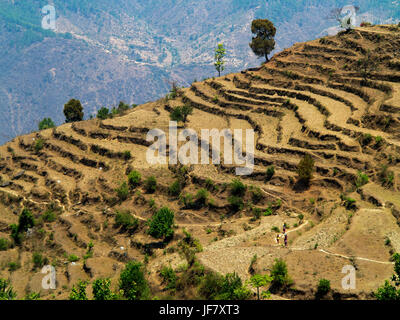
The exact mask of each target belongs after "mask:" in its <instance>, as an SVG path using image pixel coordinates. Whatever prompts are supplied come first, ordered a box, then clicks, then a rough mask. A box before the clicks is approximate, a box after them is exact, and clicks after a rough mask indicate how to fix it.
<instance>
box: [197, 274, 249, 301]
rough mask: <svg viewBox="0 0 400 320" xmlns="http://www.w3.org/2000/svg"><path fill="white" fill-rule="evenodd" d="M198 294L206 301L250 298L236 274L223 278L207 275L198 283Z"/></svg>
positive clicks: (216, 275)
mask: <svg viewBox="0 0 400 320" xmlns="http://www.w3.org/2000/svg"><path fill="white" fill-rule="evenodd" d="M199 293H200V295H201V296H202V297H204V298H205V299H206V300H246V299H249V298H250V296H251V291H250V290H248V289H247V288H246V287H244V286H243V284H242V280H241V279H240V277H239V276H238V275H237V274H236V273H228V274H227V275H226V276H225V277H223V276H222V275H220V274H219V273H214V272H209V273H207V274H206V275H205V277H204V278H203V279H202V281H201V283H200V286H199Z"/></svg>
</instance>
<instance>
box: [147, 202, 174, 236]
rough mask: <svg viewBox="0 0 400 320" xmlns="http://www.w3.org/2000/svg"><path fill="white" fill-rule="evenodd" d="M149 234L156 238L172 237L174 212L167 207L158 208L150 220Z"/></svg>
mask: <svg viewBox="0 0 400 320" xmlns="http://www.w3.org/2000/svg"><path fill="white" fill-rule="evenodd" d="M148 224H149V234H150V235H151V236H153V237H154V238H157V239H161V238H164V240H168V239H171V238H172V237H173V235H174V229H173V224H174V212H173V211H172V210H170V209H169V208H167V207H163V208H161V209H160V210H158V211H157V212H156V213H155V214H154V215H153V217H152V218H151V219H150V220H149V221H148Z"/></svg>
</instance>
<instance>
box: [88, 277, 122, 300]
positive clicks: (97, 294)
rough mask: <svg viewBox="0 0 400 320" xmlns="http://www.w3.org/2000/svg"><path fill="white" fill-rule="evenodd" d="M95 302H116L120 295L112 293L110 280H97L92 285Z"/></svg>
mask: <svg viewBox="0 0 400 320" xmlns="http://www.w3.org/2000/svg"><path fill="white" fill-rule="evenodd" d="M92 287H93V298H94V300H101V301H104V300H116V299H118V295H117V294H115V293H113V292H112V291H111V280H110V279H108V278H107V279H97V280H95V281H94V282H93V284H92Z"/></svg>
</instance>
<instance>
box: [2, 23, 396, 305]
mask: <svg viewBox="0 0 400 320" xmlns="http://www.w3.org/2000/svg"><path fill="white" fill-rule="evenodd" d="M399 48H400V31H399V30H394V29H393V30H392V29H389V28H388V27H384V26H381V27H379V26H377V27H368V28H358V29H355V30H352V31H351V32H348V33H340V34H339V35H337V36H335V37H325V38H322V39H318V40H315V41H311V42H307V43H298V44H296V45H294V46H293V47H292V48H289V49H287V50H285V51H283V52H281V53H279V54H277V55H275V56H274V57H273V58H272V59H271V60H270V62H269V63H267V64H264V65H263V66H262V67H260V68H257V69H252V70H246V71H243V72H241V73H238V74H229V75H226V76H223V77H220V78H212V79H211V78H210V79H207V80H205V81H202V82H195V83H193V84H192V86H191V87H190V88H183V89H179V90H178V91H177V92H176V94H175V95H174V96H173V97H170V98H169V99H160V100H158V101H156V102H152V103H148V104H145V105H141V106H138V107H136V108H135V109H134V110H129V111H127V112H126V113H125V114H123V115H122V116H119V117H115V118H113V119H107V120H103V121H101V120H98V119H94V120H88V121H83V122H76V123H72V124H64V125H62V126H60V127H57V128H55V129H48V130H44V131H40V132H36V133H31V134H29V135H25V136H21V137H17V138H15V139H14V140H12V141H10V142H9V143H7V144H5V145H4V146H1V147H0V156H1V160H0V178H1V180H0V201H1V214H0V238H7V239H8V241H9V242H10V243H12V239H11V238H10V233H11V228H10V224H12V223H17V221H18V215H19V214H20V213H21V210H22V209H23V208H24V207H27V208H29V209H30V210H31V211H32V212H33V214H34V216H35V217H36V219H37V221H38V224H37V225H36V226H35V227H34V228H33V229H32V230H31V231H29V232H28V233H27V234H26V235H25V238H26V239H25V240H24V241H23V244H22V245H20V246H12V245H11V246H10V247H9V248H8V249H7V250H5V251H0V278H7V279H10V280H11V282H12V284H13V287H14V288H15V289H16V291H17V292H18V294H19V297H23V296H24V295H25V294H26V293H29V292H30V291H34V292H41V294H42V296H43V297H46V298H51V297H52V295H53V294H54V295H55V297H56V298H67V297H68V293H69V292H70V289H71V288H72V286H73V285H75V284H76V282H77V281H78V280H79V279H86V280H91V279H95V278H98V277H109V278H111V279H112V283H113V285H114V286H115V285H117V280H118V276H119V273H120V270H121V269H122V268H123V266H124V264H125V263H126V262H127V261H130V260H138V261H146V266H147V270H148V271H149V274H148V278H149V281H150V283H151V285H152V291H153V292H155V293H157V294H158V295H159V296H165V295H166V294H167V293H166V292H165V291H163V288H164V285H163V283H162V281H161V279H160V276H159V272H160V269H161V268H162V267H163V266H168V265H171V266H172V267H173V268H176V269H179V268H180V266H181V265H182V264H184V263H185V258H184V256H183V255H182V254H181V253H182V252H180V250H181V249H180V246H179V243H180V242H181V241H182V239H183V238H184V237H185V233H184V232H190V233H191V234H192V236H193V237H194V238H196V239H198V240H199V242H200V243H201V246H202V250H198V251H201V252H198V253H197V257H198V259H199V261H200V262H201V263H202V264H203V265H204V266H205V267H206V268H208V269H211V270H214V271H217V272H220V273H229V272H234V271H236V272H237V273H238V274H239V275H240V277H241V278H242V279H248V278H249V277H250V274H249V271H248V270H249V265H250V262H251V260H252V258H253V257H254V255H255V254H256V255H257V257H258V258H257V262H256V264H254V266H253V267H254V268H255V270H256V271H257V272H259V273H264V272H266V271H268V270H270V268H271V265H272V263H273V262H274V259H276V258H283V259H284V260H285V261H286V262H287V264H288V268H289V273H290V275H291V276H292V278H293V280H294V285H295V287H296V290H292V291H290V292H286V293H279V295H281V296H285V297H286V298H294V299H302V298H311V297H313V294H314V293H315V287H316V285H317V283H318V280H319V279H320V278H326V279H329V280H330V281H331V284H332V288H333V289H334V290H335V292H336V293H338V294H341V295H343V297H344V298H345V297H350V298H352V297H353V298H354V297H358V298H371V295H370V293H371V292H372V291H374V290H376V288H377V287H378V286H379V285H381V284H382V283H383V281H384V279H387V278H389V277H390V275H391V272H392V269H393V265H392V264H391V261H390V256H391V254H392V253H393V252H398V251H399V250H400V240H399V239H400V228H399V226H398V224H397V223H399V221H400V220H399V219H400V200H399V199H400V185H399V182H400V169H399V168H400V70H399V61H400V52H399ZM368 57H369V59H373V62H374V63H376V68H374V69H371V70H369V68H367V69H365V70H363V69H362V68H360V67H359V64H360V61H362V60H363V59H368ZM183 105H190V106H191V107H193V108H194V110H193V113H192V115H190V116H189V117H188V121H187V122H186V123H184V124H182V123H180V124H179V127H178V130H182V129H183V127H185V128H187V129H189V128H190V129H193V130H194V131H195V132H196V133H197V134H198V135H199V136H200V133H201V130H202V129H210V130H211V129H214V128H215V129H218V130H223V129H231V130H234V129H253V130H254V132H255V151H254V170H253V172H252V173H251V174H250V175H248V176H243V177H241V178H240V179H241V181H242V182H243V183H244V184H245V185H246V186H247V189H246V191H245V192H244V193H243V195H241V196H240V197H239V198H241V199H242V203H241V204H240V203H239V205H238V207H236V208H234V205H233V204H232V199H231V192H232V191H231V186H230V184H231V182H232V179H234V178H237V177H236V175H235V170H234V166H233V165H229V164H224V163H223V162H222V163H221V164H210V165H205V164H204V165H201V164H199V165H188V166H185V167H184V166H182V165H173V164H170V165H169V164H157V165H150V164H149V163H148V161H147V160H146V152H147V151H148V149H149V147H150V145H151V144H152V142H149V141H147V140H146V135H147V133H148V132H149V131H150V130H153V129H160V130H163V131H164V132H165V133H166V138H167V140H166V141H167V154H168V151H169V131H168V130H169V121H170V113H171V111H172V110H173V109H174V108H176V107H178V106H183ZM182 144H183V143H182ZM199 154H200V151H199ZM306 154H308V155H311V156H312V158H313V159H314V161H315V170H314V174H313V179H312V182H311V186H310V188H309V189H307V190H298V189H297V188H296V179H297V173H296V171H297V166H298V163H299V162H300V161H301V159H303V157H304V156H305V155H306ZM220 156H221V158H222V159H223V157H224V149H223V148H221V150H220ZM271 167H273V168H274V175H272V176H270V177H268V175H267V169H268V168H271ZM133 170H136V171H138V172H139V173H140V174H141V177H142V179H141V181H140V182H139V183H138V184H137V185H134V186H129V185H128V184H127V185H126V186H125V188H126V190H125V192H124V183H127V181H128V180H127V175H128V174H129V173H130V172H131V171H133ZM363 175H366V176H368V180H367V181H364V182H362V183H360V179H361V178H360V177H361V176H363ZM151 176H154V177H155V179H156V181H157V186H156V188H155V190H148V188H147V186H146V183H145V181H146V179H147V178H149V177H151ZM176 182H179V183H178V184H179V186H180V188H178V190H175V191H174V192H173V191H171V190H172V188H171V187H172V185H173V184H174V183H176ZM204 190H206V191H204ZM199 191H201V192H200V193H199ZM124 193H125V194H124ZM199 194H200V195H201V194H203V196H204V194H206V196H205V197H203V198H201V197H200V196H199ZM199 199H200V200H199ZM350 200H352V201H350ZM163 206H167V207H169V208H170V209H172V210H173V211H174V213H175V224H176V228H175V236H174V238H173V239H172V240H171V241H170V242H168V243H165V242H163V241H162V240H159V239H154V238H153V237H151V236H150V235H149V234H148V233H147V230H148V226H147V223H146V222H147V221H148V219H150V218H151V217H152V216H153V215H154V212H156V211H157V209H159V208H161V207H163ZM49 211H51V212H52V213H53V214H54V215H55V217H54V219H49V218H48V212H49ZM125 211H129V212H130V215H131V217H132V219H137V220H135V221H136V222H137V225H136V227H135V228H134V230H130V231H129V230H128V231H127V230H124V229H123V228H121V227H120V226H117V225H115V218H116V215H117V213H118V212H125ZM260 212H261V214H260ZM260 215H261V216H260ZM284 223H286V224H287V225H288V226H289V229H288V230H289V233H288V237H289V245H288V247H287V248H283V247H282V246H279V245H277V244H276V242H275V238H276V232H277V231H282V226H283V224H284ZM90 243H92V244H94V247H93V249H92V250H93V251H92V252H91V253H90V255H88V253H87V252H88V248H89V247H90ZM37 253H40V254H42V256H43V257H45V258H46V259H47V261H48V262H49V263H50V264H53V265H55V266H56V270H57V279H58V283H59V287H58V289H57V290H56V291H55V292H51V293H49V292H48V291H46V290H43V289H42V288H41V276H40V272H39V271H40V269H38V267H37V266H35V265H34V263H33V260H32V259H33V256H34V255H35V254H37ZM71 255H75V256H77V258H78V260H76V259H72V258H71ZM72 260H76V261H72ZM13 262H15V263H17V264H18V265H19V268H17V270H11V271H10V268H9V267H8V266H9V264H10V263H13ZM348 264H350V265H355V266H356V267H357V284H358V285H357V288H356V289H354V290H352V291H350V292H346V291H344V290H343V289H342V287H341V279H342V277H343V274H342V273H341V268H342V267H343V266H345V265H348ZM193 292H194V291H193V290H188V291H187V293H186V295H185V294H184V293H180V292H177V293H176V295H177V296H176V297H180V298H187V297H193V295H194V293H193ZM192 294H193V295H192ZM191 295H192V296H191Z"/></svg>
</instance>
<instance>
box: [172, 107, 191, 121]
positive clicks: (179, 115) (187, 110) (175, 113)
mask: <svg viewBox="0 0 400 320" xmlns="http://www.w3.org/2000/svg"><path fill="white" fill-rule="evenodd" d="M192 113H193V107H191V106H189V105H184V106H182V107H176V108H174V109H173V110H172V112H171V115H170V118H171V120H172V121H176V122H186V121H187V117H188V116H189V115H191V114H192Z"/></svg>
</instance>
